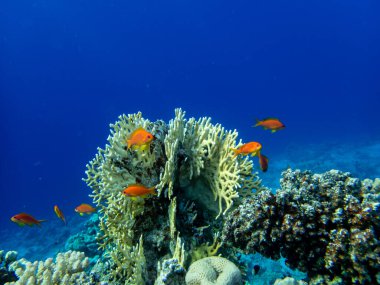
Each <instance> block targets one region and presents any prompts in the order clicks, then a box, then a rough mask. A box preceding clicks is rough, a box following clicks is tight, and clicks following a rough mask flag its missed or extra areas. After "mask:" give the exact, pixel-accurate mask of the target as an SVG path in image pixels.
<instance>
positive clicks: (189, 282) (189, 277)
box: [186, 256, 242, 285]
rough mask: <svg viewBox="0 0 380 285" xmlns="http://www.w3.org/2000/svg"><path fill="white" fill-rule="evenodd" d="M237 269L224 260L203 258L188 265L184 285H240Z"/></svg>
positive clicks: (217, 257) (239, 275)
mask: <svg viewBox="0 0 380 285" xmlns="http://www.w3.org/2000/svg"><path fill="white" fill-rule="evenodd" d="M241 283H242V276H241V273H240V270H239V268H238V267H237V266H236V265H235V264H234V263H232V262H231V261H229V260H228V259H226V258H223V257H219V256H212V257H205V258H202V259H200V260H198V261H195V262H194V263H192V264H191V265H190V268H189V270H188V272H187V274H186V285H202V284H210V285H211V284H215V285H240V284H241Z"/></svg>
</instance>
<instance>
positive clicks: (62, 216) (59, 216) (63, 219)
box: [54, 205, 66, 225]
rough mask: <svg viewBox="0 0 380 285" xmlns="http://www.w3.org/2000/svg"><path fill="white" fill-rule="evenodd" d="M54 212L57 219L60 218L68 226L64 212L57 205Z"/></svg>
mask: <svg viewBox="0 0 380 285" xmlns="http://www.w3.org/2000/svg"><path fill="white" fill-rule="evenodd" d="M54 212H55V214H56V215H57V217H58V218H60V219H61V220H62V221H63V222H64V223H65V225H66V219H65V216H64V215H63V213H62V211H61V210H60V209H59V208H58V206H57V205H55V206H54Z"/></svg>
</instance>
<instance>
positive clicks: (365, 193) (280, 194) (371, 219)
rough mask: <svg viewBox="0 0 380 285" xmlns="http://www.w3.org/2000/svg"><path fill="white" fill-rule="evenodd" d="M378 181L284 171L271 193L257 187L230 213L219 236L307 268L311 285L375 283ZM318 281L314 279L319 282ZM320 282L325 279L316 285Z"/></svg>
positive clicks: (379, 250)
mask: <svg viewBox="0 0 380 285" xmlns="http://www.w3.org/2000/svg"><path fill="white" fill-rule="evenodd" d="M379 205H380V187H379V180H378V179H376V180H375V181H372V180H368V179H365V180H363V181H361V180H359V179H357V178H353V177H351V176H350V174H349V173H343V172H340V171H337V170H331V171H328V172H326V173H323V174H313V173H311V172H310V171H305V172H301V171H299V170H295V171H293V170H291V169H288V170H286V171H284V172H283V173H282V179H281V189H279V190H278V191H277V192H276V194H273V193H271V192H269V191H261V192H260V193H258V194H257V195H256V197H254V198H248V199H247V200H246V201H244V203H243V204H242V205H240V206H239V207H238V208H237V209H235V210H234V211H233V212H231V213H230V214H229V217H228V218H227V220H226V223H225V225H224V229H223V236H222V240H224V241H225V242H227V243H229V244H231V245H233V246H236V247H239V248H241V249H243V250H245V251H246V252H248V253H254V252H259V253H261V254H263V255H264V256H267V257H270V258H274V259H278V258H280V256H283V257H284V258H286V259H287V264H288V265H289V266H291V267H292V268H298V269H300V270H301V271H304V272H307V273H308V275H309V276H310V278H311V284H317V283H318V282H319V281H318V282H317V281H316V280H323V282H325V283H328V282H331V281H332V280H335V281H334V282H336V281H337V279H336V278H340V279H341V281H342V282H343V283H341V284H376V282H377V281H376V274H378V272H379V271H380V242H379V240H378V234H379V232H380V219H379ZM318 284H319V283H318ZM320 284H324V283H320Z"/></svg>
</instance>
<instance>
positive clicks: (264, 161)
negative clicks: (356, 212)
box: [258, 153, 269, 172]
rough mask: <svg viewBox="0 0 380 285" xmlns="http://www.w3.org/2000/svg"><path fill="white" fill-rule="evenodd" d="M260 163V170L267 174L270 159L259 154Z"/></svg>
mask: <svg viewBox="0 0 380 285" xmlns="http://www.w3.org/2000/svg"><path fill="white" fill-rule="evenodd" d="M258 156H259V163H260V168H261V170H262V171H263V172H266V171H267V170H268V163H269V159H268V157H266V156H265V155H263V154H261V153H259V155H258Z"/></svg>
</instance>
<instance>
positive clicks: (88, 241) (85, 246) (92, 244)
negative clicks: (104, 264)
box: [65, 214, 101, 258]
mask: <svg viewBox="0 0 380 285" xmlns="http://www.w3.org/2000/svg"><path fill="white" fill-rule="evenodd" d="M98 223H99V216H98V215H97V214H93V215H92V216H91V218H90V219H89V220H88V221H86V223H85V224H84V230H82V231H81V232H80V233H77V234H75V235H72V236H70V237H69V238H68V240H67V241H66V244H65V250H72V251H80V252H83V253H84V254H85V255H86V256H87V257H90V258H91V257H96V256H99V255H100V254H101V251H100V250H99V249H98V244H97V240H96V237H97V234H98V231H99V226H98Z"/></svg>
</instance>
